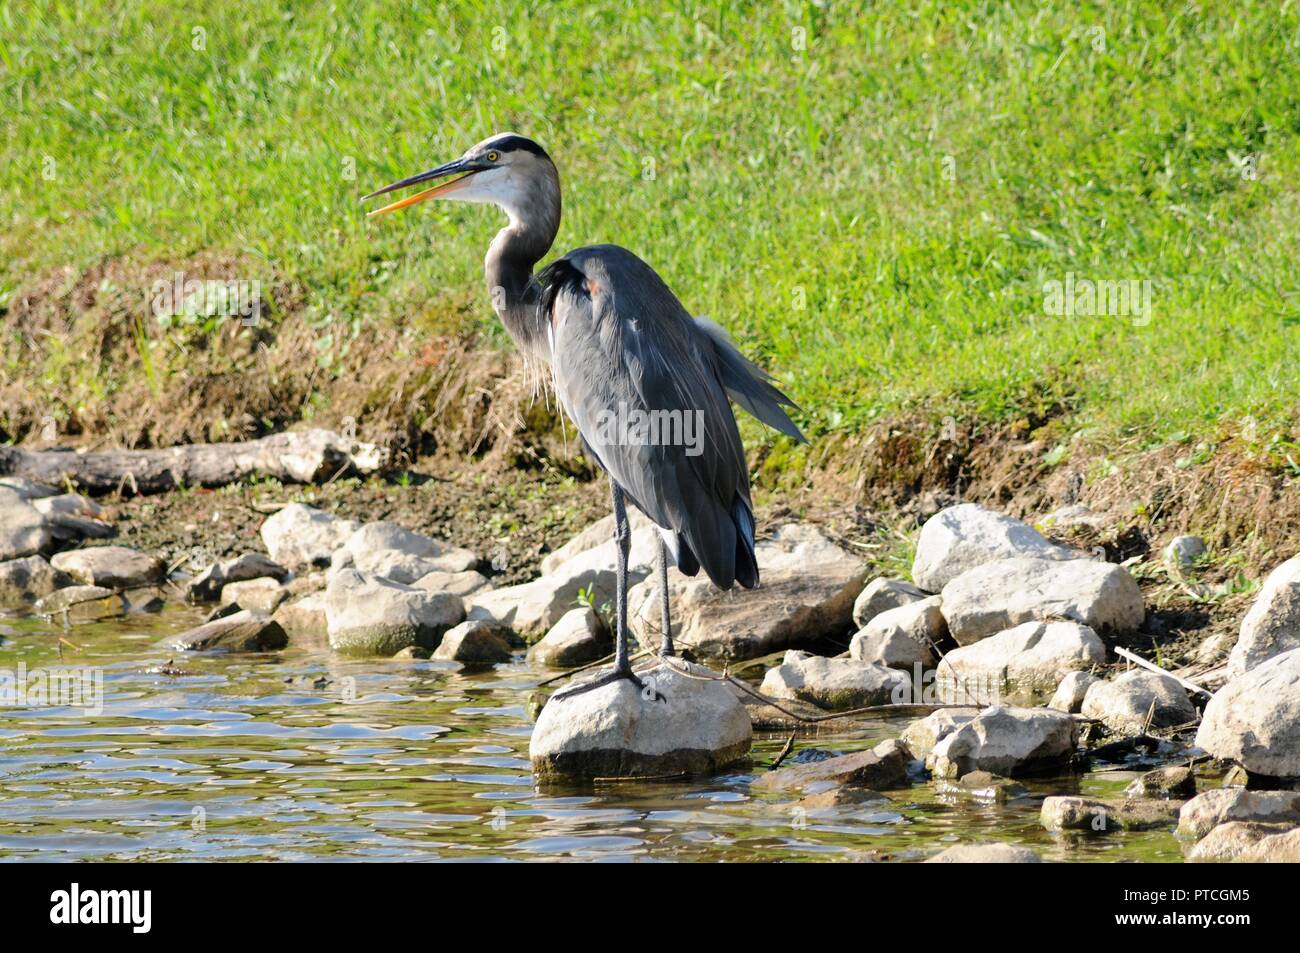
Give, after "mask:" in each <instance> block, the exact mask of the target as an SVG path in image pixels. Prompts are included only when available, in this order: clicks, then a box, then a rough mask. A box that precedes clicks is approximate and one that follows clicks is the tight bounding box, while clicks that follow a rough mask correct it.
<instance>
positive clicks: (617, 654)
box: [551, 480, 668, 702]
mask: <svg viewBox="0 0 1300 953" xmlns="http://www.w3.org/2000/svg"><path fill="white" fill-rule="evenodd" d="M610 486H611V488H612V490H613V497H614V542H615V544H616V545H615V548H616V549H617V550H618V566H617V568H618V573H617V576H618V578H617V579H616V580H615V583H614V614H615V616H616V619H615V633H614V640H615V641H614V668H613V670H612V671H610V672H607V673H605V674H604V675H602V676H600V677H599V678H594V679H592V680H591V681H588V682H581V683H579V684H577V685H571V686H569V687H568V688H563V689H561V690H560V691H558V692H556V693H555V694H554V695H552V696H551V701H556V700H558V699H563V698H572V697H573V696H574V695H581V694H582V693H583V692H589V691H591V690H592V689H593V688H600V687H601V686H602V685H608V684H609V683H610V682H616V681H620V680H623V679H626V680H627V681H629V682H631V683H632V684H633V685H635V686H636V687H637V688H639V689H641V694H642V697H643V698H644V699H645V700H646V701H652V702H656V701H657V702H666V701H667V700H668V699H667V698H665V697H664V696H663V695H661V694H660V693H659V692H658V691H657V690H656V689H655V687H654V679H650V681H649V682H644V681H642V680H641V679H640V678H639V677H637V675H636V674H635V673H634V672H633V671H632V664H631V661H630V659H629V658H628V654H627V556H628V550H629V549H630V548H631V545H632V532H631V530H630V529H629V528H628V524H627V508H626V507H625V506H624V505H623V491H622V490H620V489H619V488H618V484H617V483H614V482H613V481H612V480H611V481H610ZM666 571H667V570H665V572H666Z"/></svg>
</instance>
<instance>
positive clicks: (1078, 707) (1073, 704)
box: [1047, 672, 1098, 715]
mask: <svg viewBox="0 0 1300 953" xmlns="http://www.w3.org/2000/svg"><path fill="white" fill-rule="evenodd" d="M1096 681H1098V678H1097V676H1096V675H1093V674H1092V672H1066V673H1065V676H1064V677H1063V678H1062V679H1061V683H1060V684H1059V685H1057V686H1056V691H1055V692H1053V693H1052V698H1051V700H1050V701H1048V703H1047V707H1048V708H1055V709H1056V710H1057V711H1066V712H1069V713H1070V714H1072V715H1077V714H1078V713H1079V712H1080V711H1082V710H1083V700H1084V698H1086V697H1087V695H1088V689H1089V688H1091V687H1092V684H1093V682H1096Z"/></svg>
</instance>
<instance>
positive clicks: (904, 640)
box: [849, 629, 934, 672]
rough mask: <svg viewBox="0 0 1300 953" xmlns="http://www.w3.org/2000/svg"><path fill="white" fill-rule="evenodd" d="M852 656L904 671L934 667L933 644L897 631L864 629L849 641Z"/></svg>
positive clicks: (861, 660) (860, 660) (850, 655)
mask: <svg viewBox="0 0 1300 953" xmlns="http://www.w3.org/2000/svg"><path fill="white" fill-rule="evenodd" d="M849 657H850V658H851V659H853V660H854V661H856V662H865V663H867V664H869V665H883V666H885V667H886V668H896V669H899V670H900V671H904V672H914V671H916V670H917V669H921V670H925V669H929V668H931V667H933V665H934V653H933V652H932V651H930V647H929V646H927V645H925V644H923V643H921V642H917V641H915V640H913V639H909V638H908V637H907V636H905V635H903V634H902V633H900V632H898V631H897V630H889V631H884V632H875V633H869V632H868V631H867V630H866V629H863V630H862V631H861V632H859V633H858V634H857V635H855V636H854V637H853V641H852V642H850V643H849Z"/></svg>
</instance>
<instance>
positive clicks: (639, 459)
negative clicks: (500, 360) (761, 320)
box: [538, 245, 758, 589]
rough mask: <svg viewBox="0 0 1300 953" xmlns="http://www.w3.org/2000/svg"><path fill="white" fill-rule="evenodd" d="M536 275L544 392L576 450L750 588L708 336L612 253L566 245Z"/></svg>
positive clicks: (733, 466)
mask: <svg viewBox="0 0 1300 953" xmlns="http://www.w3.org/2000/svg"><path fill="white" fill-rule="evenodd" d="M538 278H539V281H540V282H541V283H542V284H543V285H544V291H543V293H542V296H541V301H542V308H543V311H544V314H545V316H546V318H547V319H548V320H549V321H550V325H551V335H552V360H551V366H552V368H553V370H554V373H555V387H556V392H557V393H558V395H559V397H560V401H561V403H562V404H563V406H564V408H565V411H566V412H567V413H568V414H569V416H570V417H571V418H572V419H573V422H574V424H575V425H576V426H577V428H578V430H579V432H580V433H581V434H582V437H583V441H584V442H585V444H586V445H587V447H588V448H589V449H590V451H591V452H592V454H593V455H594V456H595V457H596V459H597V460H598V461H599V463H600V465H601V466H602V467H604V468H605V470H607V471H608V472H609V474H610V477H611V478H612V479H613V480H615V482H617V483H618V485H619V486H620V487H621V488H622V489H623V490H624V491H625V492H626V493H627V495H628V496H629V497H630V498H631V500H632V501H633V503H634V504H635V505H636V506H637V507H638V508H639V509H641V510H642V512H644V513H645V514H646V515H647V516H649V517H650V519H651V520H652V521H654V522H655V523H656V524H658V525H659V526H661V527H663V528H664V529H667V530H671V531H672V532H673V533H675V534H676V536H677V539H678V542H679V544H680V545H684V547H685V549H686V551H688V552H689V554H690V555H692V556H693V557H694V559H695V560H697V561H698V562H699V564H700V565H702V566H703V567H704V569H705V571H706V572H707V573H708V575H709V578H710V579H711V580H713V582H714V583H715V584H716V585H718V586H719V587H721V588H724V589H725V588H730V586H731V584H732V583H733V582H734V581H739V582H740V583H741V584H742V585H753V584H756V583H757V581H758V568H757V563H756V561H755V559H754V551H753V548H754V543H753V532H754V531H753V508H752V504H751V503H750V497H749V472H748V469H747V467H746V464H745V456H744V448H743V446H742V445H741V441H740V434H739V432H738V430H737V429H736V420H735V417H734V416H733V415H732V412H731V406H730V405H729V404H728V402H727V395H726V392H725V390H724V387H723V384H722V381H721V378H720V373H719V368H718V358H717V352H716V350H715V348H714V346H713V344H712V343H711V339H710V338H709V337H708V336H706V335H705V334H703V333H702V332H701V331H700V330H699V328H698V326H697V325H696V324H695V321H694V320H693V319H692V318H691V317H690V315H689V314H688V313H687V312H686V310H685V309H684V308H683V307H682V305H681V303H680V302H679V301H678V300H677V298H676V297H675V296H674V295H673V293H672V291H671V290H669V288H668V287H667V285H665V284H664V283H663V281H662V280H661V279H660V278H659V276H658V275H657V274H655V272H654V270H653V269H652V268H650V266H649V265H647V264H646V263H645V262H643V261H641V260H640V259H639V258H637V257H636V256H635V255H633V254H632V253H630V252H628V251H625V250H624V249H621V248H617V247H615V246H610V245H600V246H593V247H590V248H581V249H578V250H577V251H574V252H571V253H569V254H568V255H566V256H565V257H564V258H562V259H560V260H559V261H557V262H555V263H553V264H552V265H550V266H549V267H548V268H547V269H545V270H544V271H543V272H542V273H540V274H539V276H538ZM637 415H640V416H639V417H638V416H637ZM638 422H641V423H642V424H644V427H643V429H641V430H640V431H639V432H638V429H637V424H638ZM683 556H684V554H683V553H679V555H678V565H679V567H681V568H683V570H684V571H685V570H686V569H687V568H689V565H690V562H691V560H689V559H684V558H683Z"/></svg>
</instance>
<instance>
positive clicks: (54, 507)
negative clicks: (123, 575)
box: [31, 493, 115, 543]
mask: <svg viewBox="0 0 1300 953" xmlns="http://www.w3.org/2000/svg"><path fill="white" fill-rule="evenodd" d="M31 504H32V508H33V509H35V510H36V512H38V513H40V514H41V515H42V516H43V517H45V525H46V527H47V528H48V529H49V531H50V535H51V536H53V537H54V539H55V540H56V541H57V542H60V543H68V542H72V541H74V540H79V539H83V538H86V539H104V538H105V537H108V536H112V535H113V533H114V532H115V531H114V529H113V527H112V526H111V525H110V524H108V523H107V522H105V521H104V520H102V519H101V518H100V517H102V516H103V515H104V508H103V507H102V506H100V505H99V504H98V503H96V502H95V501H94V500H92V499H90V498H89V497H85V496H82V495H81V494H80V493H60V494H57V495H54V496H46V497H42V498H40V499H33V500H31Z"/></svg>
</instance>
